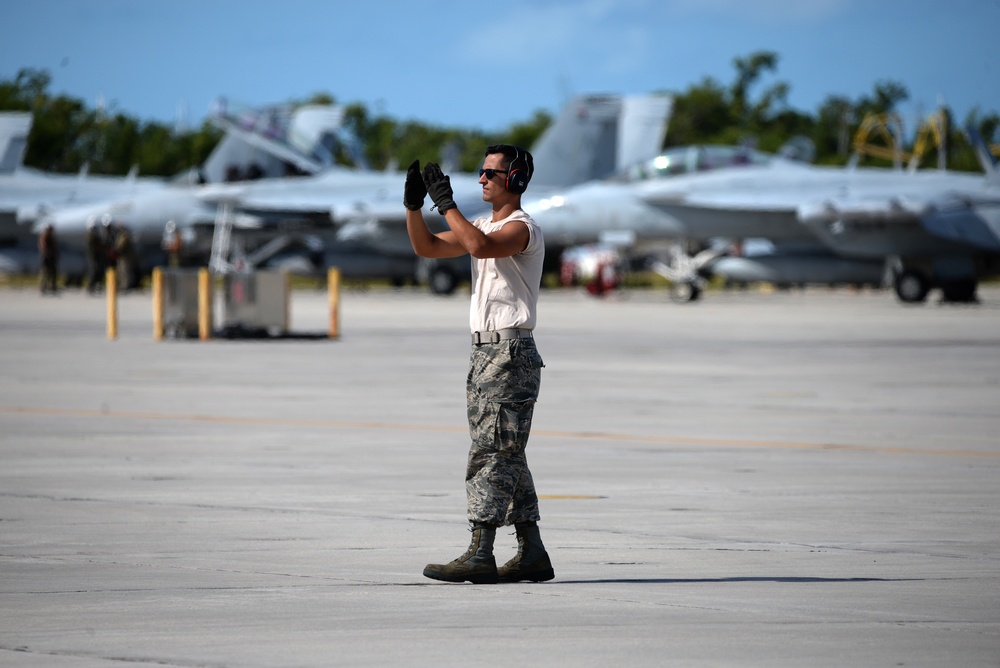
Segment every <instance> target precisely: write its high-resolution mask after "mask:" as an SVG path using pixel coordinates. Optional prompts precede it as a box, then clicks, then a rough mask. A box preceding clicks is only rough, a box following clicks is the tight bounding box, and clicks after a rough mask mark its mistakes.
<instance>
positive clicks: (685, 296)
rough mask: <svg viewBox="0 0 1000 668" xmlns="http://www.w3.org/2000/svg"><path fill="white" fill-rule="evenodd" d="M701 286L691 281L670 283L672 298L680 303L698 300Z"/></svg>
mask: <svg viewBox="0 0 1000 668" xmlns="http://www.w3.org/2000/svg"><path fill="white" fill-rule="evenodd" d="M700 297H701V288H699V287H698V286H697V285H695V284H694V283H692V282H690V281H676V282H674V283H671V284H670V298H671V299H672V300H674V301H675V302H677V303H678V304H687V303H688V302H694V301H698V299H699V298H700Z"/></svg>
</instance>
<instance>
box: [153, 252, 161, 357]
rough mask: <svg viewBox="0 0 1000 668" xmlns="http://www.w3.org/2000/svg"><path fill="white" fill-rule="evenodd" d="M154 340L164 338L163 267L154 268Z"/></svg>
mask: <svg viewBox="0 0 1000 668" xmlns="http://www.w3.org/2000/svg"><path fill="white" fill-rule="evenodd" d="M153 340H154V341H162V340H163V268H162V267H156V268H154V269H153Z"/></svg>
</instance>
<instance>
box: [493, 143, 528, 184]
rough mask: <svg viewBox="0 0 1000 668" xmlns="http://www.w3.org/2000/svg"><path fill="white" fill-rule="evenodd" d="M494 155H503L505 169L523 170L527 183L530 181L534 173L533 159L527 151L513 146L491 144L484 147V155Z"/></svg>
mask: <svg viewBox="0 0 1000 668" xmlns="http://www.w3.org/2000/svg"><path fill="white" fill-rule="evenodd" d="M494 153H502V154H503V157H504V163H506V164H505V165H504V166H505V167H507V168H510V169H523V170H525V173H526V176H527V181H530V180H531V176H532V175H533V174H534V173H535V159H534V158H532V157H531V153H529V152H528V150H527V149H523V148H521V147H520V146H515V145H514V144H493V145H492V146H487V147H486V153H485V154H484V155H492V154H494Z"/></svg>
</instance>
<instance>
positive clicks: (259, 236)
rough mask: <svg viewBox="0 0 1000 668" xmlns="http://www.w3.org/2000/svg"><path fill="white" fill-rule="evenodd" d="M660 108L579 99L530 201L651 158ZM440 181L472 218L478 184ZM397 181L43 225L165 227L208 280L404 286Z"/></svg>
mask: <svg viewBox="0 0 1000 668" xmlns="http://www.w3.org/2000/svg"><path fill="white" fill-rule="evenodd" d="M671 106H672V100H671V98H669V97H666V96H660V95H648V96H625V97H623V96H617V95H583V96H579V97H576V98H574V99H572V100H570V102H569V103H568V104H567V105H566V106H565V107H564V109H563V110H562V112H561V113H560V115H559V116H558V117H557V119H556V120H555V122H554V123H553V124H552V125H551V126H550V127H549V128H548V129H547V130H546V132H545V133H543V135H542V137H540V138H539V140H538V142H537V143H536V145H535V146H534V147H532V154H533V156H534V159H535V173H534V176H533V177H532V182H531V191H533V192H540V191H544V189H554V188H561V187H566V186H569V185H572V184H574V183H578V182H581V181H585V180H588V179H595V178H602V177H605V176H608V175H610V174H613V173H614V172H615V171H617V170H619V169H621V168H622V166H624V165H626V164H632V163H634V162H637V161H641V160H644V159H648V158H651V157H652V156H654V155H656V154H657V153H658V152H659V151H660V148H661V146H662V142H663V137H664V136H665V132H666V126H667V122H668V119H669V115H670V110H671ZM450 176H451V183H452V187H453V188H454V191H455V197H456V202H457V203H458V204H459V206H460V207H462V208H463V210H466V211H470V212H472V211H475V210H476V209H477V208H480V207H481V206H482V190H481V187H480V186H479V183H478V176H477V175H475V174H468V173H465V174H463V173H460V172H454V171H453V172H451V174H450ZM404 180H405V173H404V172H402V171H398V170H390V171H385V172H376V171H371V170H366V169H356V168H344V167H329V168H326V169H324V170H323V171H321V172H319V173H317V174H315V175H313V176H307V177H296V178H286V179H271V180H267V181H254V182H247V183H241V184H215V185H210V186H204V187H200V188H194V189H185V190H177V191H172V190H169V189H166V190H163V191H161V192H157V193H153V194H146V195H137V196H135V197H130V198H125V199H122V200H117V201H111V202H104V203H100V204H97V205H93V206H88V207H78V208H74V209H71V210H69V209H68V210H63V211H56V212H53V213H51V214H50V215H49V216H47V217H46V219H45V221H44V223H45V224H48V223H51V224H53V225H54V226H55V229H56V231H57V233H58V234H60V236H61V237H64V236H78V237H81V238H82V235H83V230H84V229H85V225H86V221H87V220H94V219H101V218H103V217H105V216H111V217H113V218H114V219H115V221H116V222H119V223H120V224H123V225H126V226H128V227H129V228H130V229H131V230H132V232H133V235H134V236H136V237H137V238H138V240H139V244H140V246H141V245H148V244H151V243H152V242H153V241H154V240H156V239H158V238H159V235H161V234H162V232H163V229H164V225H165V223H166V222H167V221H172V222H173V223H174V224H175V226H176V227H177V228H178V229H180V230H182V234H185V233H186V234H187V235H188V237H189V239H187V241H189V242H190V243H189V244H188V245H189V246H192V245H194V246H198V245H200V246H201V250H202V252H203V253H204V252H205V251H206V250H208V248H211V263H212V266H213V269H215V270H217V271H225V270H226V269H227V268H229V267H231V266H232V265H233V264H235V262H234V258H233V254H234V251H235V253H236V254H239V255H240V258H239V262H240V263H241V264H243V265H247V264H249V265H253V266H259V265H260V264H262V263H270V266H274V265H275V264H279V265H281V264H282V263H284V264H283V266H286V267H288V266H291V267H292V268H299V269H306V270H309V269H311V270H312V271H320V270H322V269H324V268H325V267H326V266H340V267H342V268H343V267H344V266H345V265H349V270H348V272H346V273H349V274H354V275H357V274H355V273H354V271H362V273H363V267H365V266H370V267H373V268H374V267H384V266H385V264H386V262H385V261H386V258H392V259H394V260H395V263H394V269H393V270H392V274H393V275H392V276H391V277H394V278H400V279H403V278H409V277H412V276H414V275H415V273H416V271H417V268H416V262H417V260H416V258H415V257H414V256H413V252H412V248H411V247H410V244H409V240H408V237H407V236H406V231H405V210H404V208H403V207H402V204H401V202H402V200H401V198H402V192H403V182H404ZM428 206H429V204H428ZM220 229H221V232H222V233H221V234H220V233H219V232H220ZM199 230H200V234H199V233H198V231H199ZM231 232H235V234H231ZM234 236H235V237H237V241H238V243H237V244H236V248H235V249H233V248H219V245H220V239H223V240H225V239H232V238H233V237H234ZM197 239H200V240H201V241H200V242H198V241H197ZM265 250H267V251H268V252H271V254H270V255H268V253H267V252H264V251H265ZM272 251H273V252H272ZM304 255H305V256H307V257H308V258H311V259H310V260H309V262H308V264H311V265H312V266H311V267H309V266H305V267H303V264H302V258H303V256H304ZM366 255H367V257H365V256H366ZM348 256H350V257H348ZM363 257H364V258H365V259H364V260H359V258H363ZM317 258H318V261H317ZM376 258H378V259H377V260H376ZM369 260H371V261H369ZM350 268H353V269H354V271H351V270H350ZM381 271H384V269H383V270H381ZM428 271H429V272H430V275H431V276H432V277H433V278H432V281H431V282H432V285H433V286H434V288H435V290H436V291H440V292H449V291H451V290H452V289H453V288H454V280H453V279H454V278H455V274H456V271H455V270H454V269H453V268H451V267H447V266H439V267H433V268H430V269H429V270H428Z"/></svg>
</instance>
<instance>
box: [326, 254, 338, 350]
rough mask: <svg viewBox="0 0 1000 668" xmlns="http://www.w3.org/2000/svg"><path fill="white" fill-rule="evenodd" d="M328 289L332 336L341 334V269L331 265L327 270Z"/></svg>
mask: <svg viewBox="0 0 1000 668" xmlns="http://www.w3.org/2000/svg"><path fill="white" fill-rule="evenodd" d="M326 290H327V295H328V296H329V299H330V332H329V335H330V338H331V339H336V338H337V337H339V336H340V270H339V269H337V268H336V267H331V268H330V270H329V271H327V272H326Z"/></svg>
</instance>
